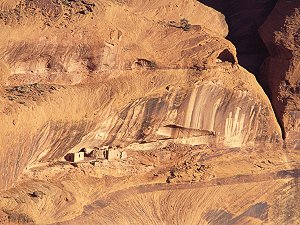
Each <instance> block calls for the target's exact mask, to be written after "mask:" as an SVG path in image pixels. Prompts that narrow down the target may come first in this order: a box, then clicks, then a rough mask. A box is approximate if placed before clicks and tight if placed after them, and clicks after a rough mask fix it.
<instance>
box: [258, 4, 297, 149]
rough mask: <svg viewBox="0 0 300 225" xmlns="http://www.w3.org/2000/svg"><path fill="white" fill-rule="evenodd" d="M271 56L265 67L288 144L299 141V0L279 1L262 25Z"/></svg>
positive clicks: (263, 36) (271, 93)
mask: <svg viewBox="0 0 300 225" xmlns="http://www.w3.org/2000/svg"><path fill="white" fill-rule="evenodd" d="M260 34H261V37H262V39H263V41H264V43H265V44H266V46H267V48H268V51H269V53H270V55H271V56H270V57H269V58H268V59H267V60H266V61H265V65H264V66H263V68H262V73H263V74H264V76H265V78H266V81H267V83H268V88H269V90H270V97H271V101H272V104H273V107H274V110H275V112H276V114H277V117H278V119H279V122H280V123H281V126H282V127H283V129H284V132H285V137H286V142H287V145H288V146H290V147H293V148H299V147H300V142H299V141H298V139H299V137H300V87H299V85H300V80H299V78H300V60H299V59H300V2H299V1H287V0H280V1H278V3H277V5H276V7H275V8H274V10H273V11H272V13H271V15H270V16H269V17H268V19H267V21H266V22H265V23H264V24H263V25H262V26H261V27H260Z"/></svg>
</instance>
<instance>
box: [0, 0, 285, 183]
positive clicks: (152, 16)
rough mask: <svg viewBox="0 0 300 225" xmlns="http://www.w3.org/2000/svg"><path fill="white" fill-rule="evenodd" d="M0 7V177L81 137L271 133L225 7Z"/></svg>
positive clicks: (262, 139) (222, 140)
mask: <svg viewBox="0 0 300 225" xmlns="http://www.w3.org/2000/svg"><path fill="white" fill-rule="evenodd" d="M1 7H2V8H1V10H2V11H1V14H0V15H1V17H0V18H1V25H0V26H1V30H2V32H1V36H0V60H1V64H0V66H1V70H0V72H1V81H2V82H1V85H2V87H1V89H0V91H1V99H0V102H1V112H0V117H1V118H0V121H1V122H0V125H1V131H0V162H1V163H0V171H1V172H0V188H9V187H11V186H12V185H13V184H14V183H15V182H16V181H17V180H18V177H19V176H20V174H22V172H24V171H26V170H27V169H29V168H30V167H31V166H33V165H34V164H35V163H37V162H53V161H54V162H55V161H57V160H60V159H62V158H63V156H64V155H65V154H66V153H67V152H76V151H78V150H79V149H80V148H82V147H94V146H102V145H121V146H127V145H129V144H131V143H144V142H153V141H157V140H160V139H161V138H176V137H170V136H165V137H164V135H165V134H164V132H160V131H161V130H163V129H165V128H166V127H169V128H170V127H171V128H172V127H180V128H181V129H186V130H193V132H194V134H193V136H195V135H196V137H197V135H198V136H202V135H210V136H212V137H213V138H214V140H215V143H216V144H217V145H220V146H222V147H227V148H229V147H241V146H254V145H258V144H269V143H270V144H277V143H280V141H281V130H280V127H279V126H278V124H277V121H276V118H275V115H274V113H273V109H272V107H271V104H270V102H269V100H268V98H267V96H266V95H265V93H264V92H263V90H262V88H261V87H260V86H259V85H258V83H257V82H256V80H255V77H254V76H253V75H252V74H250V73H249V72H247V71H246V70H245V69H243V68H242V67H240V66H239V65H238V62H237V57H236V51H235V47H234V46H233V45H232V44H231V43H230V42H229V41H227V40H225V38H224V37H225V36H226V35H227V32H228V29H227V26H226V22H225V19H224V16H223V15H222V14H220V13H218V12H216V11H215V10H213V9H211V8H208V7H207V6H204V5H202V4H200V3H198V2H197V1H193V0H187V1H179V0H178V1H175V2H172V3H166V2H164V3H160V1H154V2H153V1H147V2H144V3H143V4H140V2H139V1H133V0H132V1H126V2H123V1H95V2H86V1H57V2H56V3H54V2H49V1H29V0H28V1H22V2H21V3H18V4H17V5H16V6H15V5H13V4H12V5H10V4H3V5H1ZM177 8H178V9H177ZM199 12H200V13H201V16H199ZM116 15H117V16H116ZM20 34H22V35H20ZM7 37H9V39H7ZM187 135H190V134H187Z"/></svg>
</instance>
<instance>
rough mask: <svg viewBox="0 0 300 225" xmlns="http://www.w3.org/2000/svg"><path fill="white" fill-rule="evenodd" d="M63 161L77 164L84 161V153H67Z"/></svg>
mask: <svg viewBox="0 0 300 225" xmlns="http://www.w3.org/2000/svg"><path fill="white" fill-rule="evenodd" d="M65 160H66V161H69V162H79V161H82V160H84V152H75V153H68V154H67V155H66V156H65Z"/></svg>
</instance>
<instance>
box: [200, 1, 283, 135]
mask: <svg viewBox="0 0 300 225" xmlns="http://www.w3.org/2000/svg"><path fill="white" fill-rule="evenodd" d="M198 1H199V2H201V3H202V4H204V5H207V6H209V7H211V8H214V9H215V10H217V11H219V12H221V13H222V14H223V15H224V16H225V20H226V22H227V24H228V29H229V33H228V35H227V37H226V39H228V40H229V41H231V42H232V43H233V44H234V45H235V47H236V50H237V58H238V61H239V64H240V65H241V66H242V67H244V68H245V69H247V70H248V71H249V72H251V73H252V74H254V76H255V77H256V79H257V81H258V83H259V84H260V85H261V87H262V88H263V90H264V91H265V93H266V95H267V96H268V98H269V99H270V102H271V104H272V107H273V111H274V112H275V116H276V119H277V122H278V124H279V126H280V128H281V132H282V139H283V140H284V139H285V131H284V126H283V123H282V120H281V118H280V116H279V115H278V113H277V110H276V109H275V106H274V104H273V101H272V95H271V92H270V88H269V83H268V79H267V76H266V73H264V71H263V64H264V62H265V60H266V59H267V58H268V57H269V56H270V53H269V51H268V49H267V47H266V46H265V44H264V43H263V41H262V39H261V37H260V35H259V32H258V29H259V27H260V26H261V25H262V24H263V23H264V22H265V20H266V19H267V17H268V15H269V14H270V13H271V11H272V10H273V8H274V7H275V5H276V3H277V1H278V0H261V1H257V0H248V1H244V0H228V1H215V0H198ZM224 51H226V50H224ZM224 55H226V54H225V53H224V54H222V58H223V59H224V57H223V56H224ZM219 57H221V54H220V56H219ZM222 58H220V60H222ZM225 58H226V56H225ZM222 61H223V60H222ZM225 61H229V60H225Z"/></svg>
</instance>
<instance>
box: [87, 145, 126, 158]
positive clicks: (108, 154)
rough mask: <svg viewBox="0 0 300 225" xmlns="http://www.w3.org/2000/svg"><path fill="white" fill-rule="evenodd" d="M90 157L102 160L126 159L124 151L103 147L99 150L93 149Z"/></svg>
mask: <svg viewBox="0 0 300 225" xmlns="http://www.w3.org/2000/svg"><path fill="white" fill-rule="evenodd" d="M91 157H92V158H96V159H102V160H104V159H106V160H115V159H126V158H127V153H126V152H125V151H120V149H118V148H113V147H111V146H104V147H102V148H101V149H99V148H95V149H94V150H93V152H92V153H91Z"/></svg>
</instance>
